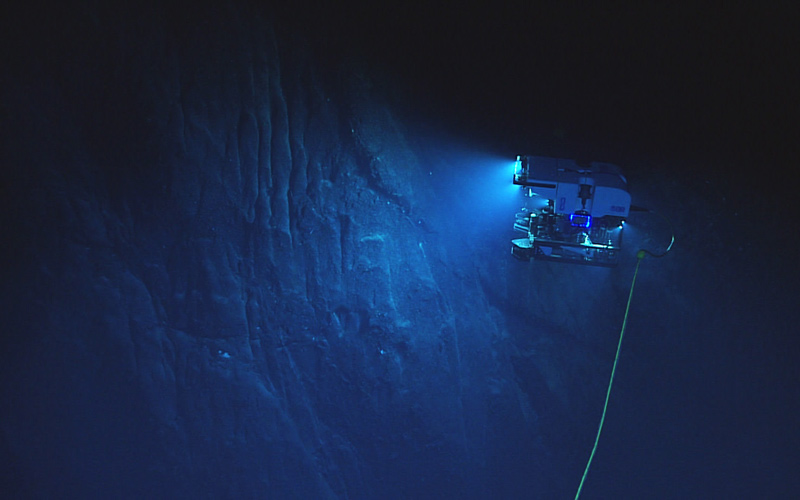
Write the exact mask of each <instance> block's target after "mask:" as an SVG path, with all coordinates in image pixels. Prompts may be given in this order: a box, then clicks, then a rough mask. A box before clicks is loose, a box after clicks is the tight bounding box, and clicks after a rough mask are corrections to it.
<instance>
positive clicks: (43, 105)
mask: <svg viewBox="0 0 800 500" xmlns="http://www.w3.org/2000/svg"><path fill="white" fill-rule="evenodd" d="M188 15H189V19H178V13H176V12H169V11H168V10H154V11H153V12H149V13H148V14H147V15H146V16H142V15H140V14H139V15H134V16H131V17H127V16H126V15H124V14H123V15H122V16H121V17H122V18H116V17H115V16H112V15H110V14H98V16H99V18H97V17H93V16H91V15H89V14H88V13H87V14H86V15H80V16H77V21H74V20H73V21H74V22H75V24H74V25H73V26H71V28H69V29H67V28H63V29H64V32H65V34H66V35H70V36H72V35H74V34H75V33H77V32H78V31H80V30H81V29H85V31H83V33H82V34H80V35H76V36H77V39H70V38H68V37H66V36H65V37H63V38H59V39H58V40H57V41H58V42H61V43H63V44H64V45H63V46H61V47H60V48H58V49H56V50H59V51H61V53H60V54H59V55H58V56H57V57H55V58H54V60H53V61H48V62H47V64H48V65H47V66H45V65H42V66H38V65H37V64H36V63H30V62H26V63H25V64H21V65H20V67H21V68H23V69H24V71H25V72H26V73H25V78H24V79H21V80H20V81H18V82H16V84H15V85H14V86H12V87H11V93H12V95H13V97H14V98H16V99H18V100H19V101H18V105H14V106H13V107H12V108H11V109H10V111H9V112H10V113H12V114H13V119H14V120H16V121H17V124H18V125H17V127H19V130H21V131H23V132H22V134H21V135H22V136H23V137H24V141H22V142H20V143H17V144H8V146H9V148H10V149H9V151H11V152H12V154H11V155H10V156H11V158H12V160H13V164H12V165H10V167H11V168H12V170H13V172H12V174H13V177H12V179H13V184H7V185H6V188H7V190H8V191H7V193H6V195H7V196H9V197H10V198H11V199H12V200H13V201H12V202H10V203H9V205H10V206H14V207H16V210H18V212H17V213H15V214H11V216H10V217H9V220H10V223H12V224H13V228H14V231H15V232H16V234H17V240H16V244H15V245H14V247H13V250H15V252H13V254H12V256H13V257H14V258H16V259H18V262H20V267H19V269H17V270H16V271H11V272H10V278H13V285H11V286H10V287H9V288H8V290H7V294H8V299H9V301H11V302H13V303H14V304H15V306H16V312H15V313H14V315H13V316H14V318H15V319H14V321H13V322H12V324H13V326H14V327H15V328H12V330H11V331H12V332H13V336H14V338H13V339H12V343H13V345H15V346H16V349H15V350H14V354H13V356H10V357H12V358H13V359H12V360H10V362H9V364H8V365H6V367H5V369H4V377H5V378H6V382H7V383H6V388H7V391H8V394H10V401H12V402H13V403H12V404H13V405H14V406H15V411H14V412H11V413H8V412H4V417H3V420H4V424H3V426H4V431H5V432H4V434H5V439H6V446H7V447H8V449H9V450H10V451H11V452H12V453H13V457H14V459H13V461H14V463H15V466H14V469H15V470H16V471H17V472H18V473H19V474H20V476H21V477H22V478H24V479H25V480H27V481H30V482H31V483H35V486H31V488H34V489H35V490H37V491H43V492H45V493H46V494H56V495H61V494H68V495H72V494H78V495H83V494H90V493H91V494H103V495H105V494H110V495H116V494H119V492H120V491H121V492H123V493H122V494H123V495H130V496H139V495H148V496H149V495H152V494H156V495H158V496H171V495H178V494H185V493H192V494H193V495H194V494H200V495H201V496H203V495H206V494H208V495H211V496H236V497H254V496H262V495H267V496H275V497H278V498H288V497H296V498H326V497H362V498H363V497H376V496H381V497H392V496H395V497H417V498H419V497H424V496H436V495H438V494H439V493H442V492H447V493H448V494H450V495H456V496H464V495H466V494H475V493H476V492H481V491H486V489H487V488H488V487H490V486H491V484H492V483H493V482H494V481H496V479H493V476H494V475H495V474H496V473H497V470H499V469H500V468H501V467H500V465H501V464H502V462H503V461H504V460H505V459H504V458H503V457H502V456H499V457H498V456H493V453H494V452H493V451H492V450H494V449H495V447H496V446H497V444H496V443H502V442H504V441H506V442H510V441H512V440H517V439H519V438H520V437H523V438H524V435H525V434H526V433H527V432H528V431H524V430H522V429H524V428H525V427H524V426H521V427H520V428H519V429H520V430H514V431H510V430H509V429H501V428H498V426H497V424H495V427H494V428H493V427H492V425H491V424H489V422H488V421H489V417H490V415H489V414H488V412H490V411H491V412H501V413H503V414H504V415H509V416H512V418H513V415H515V414H516V415H517V417H516V418H518V419H521V420H526V419H528V420H529V419H532V418H533V416H532V413H531V411H530V409H529V408H526V407H525V405H524V404H521V403H520V400H519V398H518V394H517V393H516V388H515V387H514V385H513V384H511V385H510V386H509V385H508V384H509V383H510V382H509V381H508V374H500V373H499V372H501V371H503V370H504V368H502V366H501V365H500V364H498V360H497V359H496V356H497V355H499V356H502V354H498V352H497V351H495V350H494V348H493V344H494V343H496V342H498V341H501V339H500V337H501V331H502V327H501V326H498V325H499V323H498V322H496V321H495V319H496V318H494V317H493V315H494V313H493V309H492V307H490V306H489V304H488V303H487V302H486V301H485V300H483V299H481V293H480V284H479V283H478V281H477V280H475V279H472V278H470V277H469V276H468V275H464V274H460V275H459V274H454V273H453V272H452V270H451V268H450V267H449V266H448V265H446V264H445V262H446V259H447V256H446V255H445V251H444V250H443V249H441V248H440V247H441V244H442V242H443V241H445V240H446V239H447V238H451V237H454V236H455V235H456V234H457V232H455V231H454V230H453V228H452V227H447V226H446V225H443V224H442V222H443V221H442V218H441V217H440V216H439V215H438V214H437V213H436V212H435V211H434V210H432V206H433V204H434V203H435V193H434V191H433V190H432V188H431V185H430V180H429V179H430V178H431V175H432V173H431V172H430V171H429V169H428V168H426V167H423V165H422V164H421V160H420V159H419V158H418V157H417V155H416V154H415V153H414V150H413V149H412V148H411V147H410V145H409V143H408V142H407V139H406V137H405V134H404V131H403V128H402V124H401V123H400V122H399V121H398V120H396V118H395V116H394V115H393V111H392V110H391V109H390V107H389V106H387V105H386V104H385V103H383V102H382V101H381V99H382V97H381V92H382V90H381V89H380V88H376V87H375V85H374V84H373V82H372V80H371V78H372V77H371V76H370V75H369V74H367V73H366V72H364V71H360V70H358V69H354V68H349V69H348V71H347V72H346V73H345V72H342V73H340V74H339V78H338V80H333V81H327V82H326V81H323V79H322V78H321V76H320V73H319V72H318V71H317V70H316V69H315V66H314V64H313V60H312V57H311V55H310V54H309V53H308V51H307V50H304V49H303V44H302V42H300V41H298V40H296V39H288V38H291V37H289V36H285V37H284V38H280V37H277V36H276V35H275V32H274V30H273V29H272V23H271V22H270V20H269V19H267V18H264V17H259V16H255V15H252V13H250V12H247V11H240V10H236V9H232V8H223V9H219V10H215V11H209V12H194V13H189V14H188ZM51 64H52V65H55V67H53V66H50V65H51ZM329 80H330V78H329ZM15 135H16V136H17V137H19V136H20V134H19V133H17V134H15ZM9 283H11V281H10V282H9ZM465 297H467V298H468V300H465ZM493 352H494V355H493V354H492V353H493ZM487 402H491V404H490V405H487ZM495 434H497V435H495ZM493 443H494V444H493ZM500 477H501V478H502V474H501V475H500Z"/></svg>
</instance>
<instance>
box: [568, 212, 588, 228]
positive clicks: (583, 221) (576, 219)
mask: <svg viewBox="0 0 800 500" xmlns="http://www.w3.org/2000/svg"><path fill="white" fill-rule="evenodd" d="M569 222H570V223H571V224H572V226H573V227H585V228H588V227H590V226H591V225H592V216H591V215H589V214H569Z"/></svg>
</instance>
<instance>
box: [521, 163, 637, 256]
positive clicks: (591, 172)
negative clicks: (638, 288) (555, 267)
mask: <svg viewBox="0 0 800 500" xmlns="http://www.w3.org/2000/svg"><path fill="white" fill-rule="evenodd" d="M513 183H514V184H516V185H519V186H521V189H522V192H523V195H524V198H525V206H524V207H523V208H522V210H521V211H520V212H519V213H517V216H516V221H515V223H514V229H515V230H517V231H521V232H523V233H527V236H528V237H527V238H520V239H515V240H513V241H512V247H511V253H512V255H514V256H515V257H517V258H519V259H522V260H530V259H531V258H533V259H546V260H556V261H561V262H573V263H580V264H591V265H600V266H615V265H616V264H617V261H618V258H619V251H620V249H621V244H622V228H623V222H624V221H625V218H626V217H628V213H629V212H630V206H631V196H630V194H629V193H628V183H627V181H626V180H625V177H624V176H623V175H622V171H621V170H620V168H619V167H617V166H616V165H611V164H609V163H598V162H593V163H590V164H589V165H588V166H584V165H578V164H577V163H576V162H575V161H573V160H564V159H559V158H547V157H542V156H517V161H516V164H515V168H514V179H513Z"/></svg>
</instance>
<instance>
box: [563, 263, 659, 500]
mask: <svg viewBox="0 0 800 500" xmlns="http://www.w3.org/2000/svg"><path fill="white" fill-rule="evenodd" d="M644 255H645V251H644V250H639V252H638V253H637V254H636V257H637V258H638V260H637V261H636V270H635V271H634V272H633V279H632V280H631V291H630V293H629V294H628V305H627V306H625V318H624V319H623V320H622V330H620V332H619V343H618V344H617V355H616V356H615V357H614V367H613V368H612V369H611V379H610V380H609V381H608V391H606V402H605V403H604V404H603V415H602V416H601V417H600V426H599V427H598V428H597V437H595V438H594V446H593V447H592V454H591V455H589V461H588V462H586V470H584V471H583V477H582V478H581V484H580V485H579V486H578V492H577V493H575V500H578V497H579V496H581V490H582V489H583V482H584V481H586V475H587V474H588V473H589V466H591V465H592V459H593V458H594V452H595V451H597V443H598V442H600V433H601V432H602V431H603V422H605V420H606V410H607V409H608V400H609V398H610V397H611V385H612V384H613V383H614V373H616V371H617V361H619V351H620V349H622V337H623V336H624V335H625V326H626V325H627V324H628V311H630V309H631V299H632V298H633V285H634V284H635V283H636V275H637V274H639V264H641V263H642V259H644Z"/></svg>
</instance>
